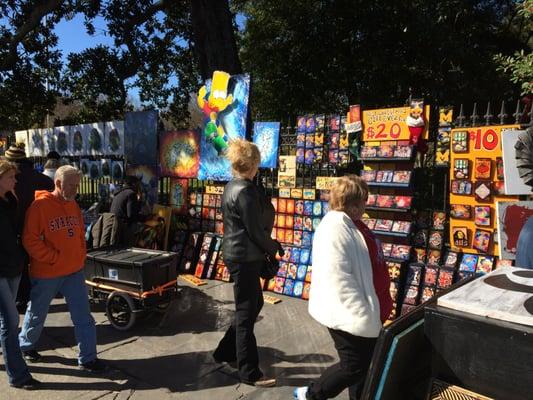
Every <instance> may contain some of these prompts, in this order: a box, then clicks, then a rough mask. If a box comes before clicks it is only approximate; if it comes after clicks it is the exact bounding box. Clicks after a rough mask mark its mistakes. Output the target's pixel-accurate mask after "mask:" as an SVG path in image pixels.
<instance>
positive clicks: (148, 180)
mask: <svg viewBox="0 0 533 400" xmlns="http://www.w3.org/2000/svg"><path fill="white" fill-rule="evenodd" d="M126 175H128V176H136V177H137V178H139V179H140V180H141V186H142V197H143V200H144V201H146V203H148V205H149V206H150V209H152V207H153V206H154V204H155V203H157V196H158V182H159V176H158V174H157V168H156V167H155V166H149V165H136V166H133V165H129V166H128V167H127V168H126Z"/></svg>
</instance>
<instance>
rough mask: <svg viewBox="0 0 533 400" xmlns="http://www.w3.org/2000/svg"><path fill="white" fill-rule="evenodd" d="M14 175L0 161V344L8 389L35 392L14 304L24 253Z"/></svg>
mask: <svg viewBox="0 0 533 400" xmlns="http://www.w3.org/2000/svg"><path fill="white" fill-rule="evenodd" d="M16 174H17V168H16V166H15V164H12V163H10V162H9V161H6V160H0V227H1V228H0V260H1V261H0V342H1V343H2V355H3V357H4V365H5V369H6V372H7V376H8V379H9V384H10V386H12V387H15V388H21V389H35V388H36V387H37V386H38V384H39V382H38V381H37V380H36V379H33V378H32V376H31V375H30V372H29V371H28V366H27V365H26V362H25V361H24V359H23V358H22V352H21V351H20V347H19V339H18V325H19V313H18V311H17V307H16V303H15V301H16V298H17V289H18V286H19V282H20V275H21V273H22V270H23V267H24V252H23V249H22V244H21V243H20V238H19V236H18V234H17V232H18V230H17V226H16V217H17V198H16V197H15V194H14V193H15V183H16V182H17V180H16V178H15V175H16Z"/></svg>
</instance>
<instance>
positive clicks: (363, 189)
mask: <svg viewBox="0 0 533 400" xmlns="http://www.w3.org/2000/svg"><path fill="white" fill-rule="evenodd" d="M367 200H368V185H367V184H366V182H365V181H364V180H363V179H361V177H359V176H357V175H345V176H341V177H339V178H337V179H336V180H335V183H333V185H332V187H331V191H330V193H329V208H330V210H336V211H348V212H351V211H354V210H360V209H361V208H363V209H364V207H365V204H366V201H367Z"/></svg>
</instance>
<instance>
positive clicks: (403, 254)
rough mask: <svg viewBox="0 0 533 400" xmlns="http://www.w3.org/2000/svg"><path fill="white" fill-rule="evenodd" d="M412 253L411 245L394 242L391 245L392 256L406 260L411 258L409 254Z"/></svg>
mask: <svg viewBox="0 0 533 400" xmlns="http://www.w3.org/2000/svg"><path fill="white" fill-rule="evenodd" d="M410 253H411V246H408V245H404V244H393V245H392V247H391V253H390V256H391V257H392V258H397V259H399V260H403V261H406V260H408V259H409V254H410Z"/></svg>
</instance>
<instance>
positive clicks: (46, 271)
mask: <svg viewBox="0 0 533 400" xmlns="http://www.w3.org/2000/svg"><path fill="white" fill-rule="evenodd" d="M84 231H85V226H84V224H83V218H82V216H81V211H80V207H79V206H78V204H77V203H76V202H75V201H65V200H63V199H61V198H59V197H56V196H54V195H53V194H52V193H50V192H47V191H45V190H38V191H36V192H35V201H34V202H33V203H32V204H31V206H30V208H29V209H28V211H27V212H26V222H25V224H24V233H23V235H22V244H23V245H24V248H25V249H26V251H27V252H28V254H29V255H30V276H31V277H33V278H58V277H61V276H66V275H70V274H72V273H74V272H78V271H79V270H81V269H82V268H83V265H84V263H85V255H86V249H85V234H84Z"/></svg>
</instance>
